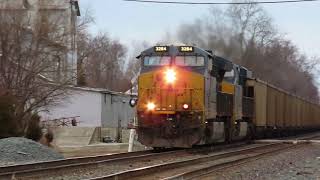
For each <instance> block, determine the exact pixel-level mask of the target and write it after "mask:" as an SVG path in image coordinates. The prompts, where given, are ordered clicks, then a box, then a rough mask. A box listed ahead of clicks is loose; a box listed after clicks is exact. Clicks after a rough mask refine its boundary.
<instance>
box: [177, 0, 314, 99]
mask: <svg viewBox="0 0 320 180" xmlns="http://www.w3.org/2000/svg"><path fill="white" fill-rule="evenodd" d="M246 2H250V1H247V0H246ZM209 12H210V14H209V15H208V16H205V17H203V18H200V19H197V20H195V21H194V22H193V23H190V24H182V25H181V26H180V27H179V28H178V30H177V33H176V36H175V37H177V39H178V40H180V41H181V42H184V43H187V44H195V45H198V46H200V47H203V48H206V49H211V50H213V51H214V53H215V54H217V55H220V56H224V57H226V58H228V59H230V60H233V61H234V62H235V63H237V64H240V65H243V66H245V67H247V68H249V69H251V70H252V71H254V73H255V76H256V77H258V78H260V79H263V80H265V81H268V82H269V83H271V84H274V85H276V86H278V87H280V88H282V89H284V90H286V91H289V92H291V93H294V94H297V95H299V96H302V97H305V98H307V99H309V100H311V101H313V102H319V95H318V91H317V88H316V86H315V79H314V76H313V74H315V73H317V70H318V69H319V67H318V66H317V63H318V62H319V61H318V58H316V57H315V58H311V59H310V58H308V57H307V56H305V55H303V54H301V53H300V52H299V49H298V48H297V47H296V46H295V45H294V44H293V43H292V42H291V41H290V40H288V39H286V38H285V37H284V36H283V35H282V34H280V33H279V32H277V29H276V28H275V26H274V25H273V22H272V18H271V17H270V16H269V15H268V14H267V13H266V11H265V10H264V9H263V8H262V7H261V6H259V5H258V4H254V3H252V4H247V5H230V6H229V8H227V10H225V11H223V10H221V9H219V8H216V7H215V8H211V9H210V11H209ZM171 37H172V35H171Z"/></svg>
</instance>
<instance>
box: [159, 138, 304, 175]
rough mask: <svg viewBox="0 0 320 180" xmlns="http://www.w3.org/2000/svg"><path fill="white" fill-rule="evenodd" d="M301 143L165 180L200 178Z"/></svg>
mask: <svg viewBox="0 0 320 180" xmlns="http://www.w3.org/2000/svg"><path fill="white" fill-rule="evenodd" d="M299 145H302V144H292V145H289V146H287V147H285V146H284V147H283V148H279V149H275V150H271V151H265V152H262V153H257V154H255V155H252V156H248V157H243V158H239V159H235V160H229V161H226V162H223V163H219V164H214V165H209V166H207V167H204V168H199V169H195V170H191V171H187V172H183V173H181V174H178V175H174V176H171V177H167V178H164V179H163V180H179V179H180V180H181V179H183V180H188V179H195V178H200V177H202V176H206V175H209V174H210V173H213V172H214V171H218V170H222V169H226V168H231V167H235V166H239V165H242V164H245V163H248V162H251V161H255V160H258V159H261V158H264V157H266V156H267V155H271V154H273V153H276V152H279V151H283V150H287V149H291V148H296V147H297V146H299Z"/></svg>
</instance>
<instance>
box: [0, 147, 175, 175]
mask: <svg viewBox="0 0 320 180" xmlns="http://www.w3.org/2000/svg"><path fill="white" fill-rule="evenodd" d="M177 152H178V151H177ZM167 153H172V152H170V151H167V152H164V153H163V155H165V154H167ZM154 155H155V153H154V151H153V150H147V151H137V152H131V153H119V154H112V155H100V156H88V157H80V158H68V159H62V160H55V161H44V162H39V163H30V164H21V165H13V166H5V167H0V179H7V178H10V177H12V176H14V177H20V176H21V177H24V176H29V175H34V174H44V173H48V172H49V173H50V172H54V171H58V170H61V169H65V168H71V167H74V168H76V167H84V166H90V165H94V164H98V163H108V162H113V161H117V162H121V161H125V160H127V159H137V158H140V159H143V158H147V157H150V156H154ZM161 155H162V154H161Z"/></svg>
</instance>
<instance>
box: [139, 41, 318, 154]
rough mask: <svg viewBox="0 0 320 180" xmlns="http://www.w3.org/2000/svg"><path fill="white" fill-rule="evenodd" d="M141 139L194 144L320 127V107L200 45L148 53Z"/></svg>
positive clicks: (141, 88) (144, 65)
mask: <svg viewBox="0 0 320 180" xmlns="http://www.w3.org/2000/svg"><path fill="white" fill-rule="evenodd" d="M137 58H139V59H140V60H141V66H142V67H141V74H140V76H139V80H138V101H137V104H136V109H137V119H138V127H137V132H138V140H139V141H140V142H141V143H142V144H144V145H146V146H149V147H154V148H160V147H192V146H193V145H203V144H212V143H215V142H231V141H234V140H239V139H244V138H252V137H254V136H260V135H265V134H268V133H271V134H279V135H281V134H284V133H290V132H297V131H302V130H312V129H316V128H318V127H320V119H319V117H320V106H319V105H316V104H312V103H310V102H308V101H306V100H304V99H302V98H299V97H297V96H294V95H292V94H289V93H287V92H285V91H283V90H281V89H278V88H276V87H274V86H272V85H269V84H267V83H265V82H262V81H260V80H257V79H254V78H253V76H252V72H251V71H249V70H247V69H246V68H244V67H242V66H239V65H236V64H233V63H232V62H231V61H228V60H227V59H224V58H222V57H219V56H216V55H214V54H213V53H212V51H206V50H203V49H201V48H198V47H194V46H184V45H183V46H174V45H171V46H155V47H152V48H149V49H147V50H145V51H143V52H142V53H141V54H140V55H139V56H138V57H137Z"/></svg>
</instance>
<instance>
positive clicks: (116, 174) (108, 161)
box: [0, 136, 315, 179]
mask: <svg viewBox="0 0 320 180" xmlns="http://www.w3.org/2000/svg"><path fill="white" fill-rule="evenodd" d="M313 137H315V136H308V137H304V139H312V138H313ZM244 144H246V143H243V142H242V143H236V144H231V145H218V146H214V149H212V147H199V148H195V149H188V150H169V151H166V152H161V153H155V152H154V151H140V152H133V153H121V154H113V155H106V156H91V157H83V158H70V159H65V160H57V161H49V162H40V163H34V164H24V165H16V166H7V167H0V179H10V178H12V177H14V178H18V179H34V178H43V179H45V178H46V177H57V178H59V177H62V176H63V175H65V174H72V173H71V172H73V174H76V175H79V176H81V174H85V173H86V172H89V171H90V170H92V169H95V170H96V169H101V168H102V167H105V166H114V165H115V164H117V165H121V164H124V165H128V164H130V168H124V169H125V170H123V168H122V169H121V168H120V169H118V167H119V166H117V168H116V170H114V171H110V172H105V173H103V174H109V175H107V176H99V175H95V174H90V175H89V176H84V177H83V178H86V179H87V178H90V177H97V178H93V179H126V177H130V178H132V177H136V178H139V177H140V178H141V175H143V176H146V177H148V176H150V174H154V175H156V174H157V173H154V172H158V171H159V170H163V171H167V170H174V169H179V168H180V167H183V168H184V169H185V170H188V169H187V168H185V167H188V166H192V165H195V164H201V163H202V164H203V163H205V162H208V161H210V162H218V161H219V160H221V159H225V158H228V157H233V156H237V155H239V153H241V154H242V155H244V156H246V155H245V153H250V151H251V152H255V151H259V152H257V153H255V154H254V155H256V156H260V155H259V154H261V155H263V154H265V153H272V152H273V150H274V149H273V150H272V149H271V150H272V151H270V152H269V151H268V152H260V151H264V150H266V149H269V150H270V148H271V147H272V148H278V147H279V148H280V146H281V147H282V146H285V147H283V148H284V149H285V148H290V147H293V146H294V145H292V144H283V143H273V144H267V145H265V144H255V145H250V146H251V147H250V148H251V149H250V148H249V149H248V148H244V149H243V148H242V149H239V148H241V147H242V146H243V145H244ZM228 148H229V149H230V151H229V150H227V151H224V152H223V153H215V154H212V153H214V152H216V151H218V150H225V149H228ZM237 148H238V149H237ZM213 150H215V151H213ZM276 150H282V149H276ZM206 153H210V154H211V155H206ZM251 155H252V153H251ZM184 156H189V158H184V159H187V160H183V161H177V160H178V159H179V158H178V157H184ZM168 158H169V159H171V160H170V161H167V162H166V161H164V162H165V163H163V159H168ZM156 160H158V162H159V163H155V162H154V163H153V164H152V163H151V164H152V165H148V162H150V161H156ZM137 162H141V163H140V164H139V165H131V164H135V163H137ZM231 163H232V162H231ZM210 167H211V166H210ZM210 167H207V166H205V167H204V169H206V168H209V169H210ZM219 167H221V165H219ZM212 168H213V169H214V168H217V165H214V166H213V167H211V169H212ZM194 171H195V172H204V171H209V170H208V169H207V170H199V169H189V170H188V171H187V172H175V173H174V174H170V173H169V175H167V176H164V177H166V178H169V177H171V176H172V178H180V177H187V176H190V174H194V173H195V172H194ZM191 172H192V173H191ZM77 173H79V174H77ZM176 174H180V175H179V176H177V177H175V175H176ZM200 174H201V173H200ZM64 177H67V176H64ZM151 177H152V175H151ZM60 179H61V178H60ZM78 179H79V178H78ZM156 179H159V178H156Z"/></svg>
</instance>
